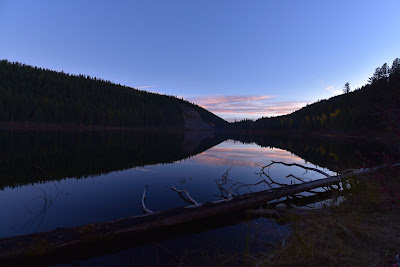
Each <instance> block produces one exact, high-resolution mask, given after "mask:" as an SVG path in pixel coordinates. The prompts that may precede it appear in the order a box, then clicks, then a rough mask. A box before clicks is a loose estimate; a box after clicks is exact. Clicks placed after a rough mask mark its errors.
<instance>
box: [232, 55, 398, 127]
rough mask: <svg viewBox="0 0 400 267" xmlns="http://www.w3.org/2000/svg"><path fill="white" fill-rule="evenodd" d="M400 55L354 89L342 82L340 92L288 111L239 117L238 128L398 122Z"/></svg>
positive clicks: (360, 125)
mask: <svg viewBox="0 0 400 267" xmlns="http://www.w3.org/2000/svg"><path fill="white" fill-rule="evenodd" d="M399 107H400V59H399V58H396V59H395V60H394V61H393V64H392V66H391V67H390V66H389V65H388V64H386V63H385V64H383V65H382V67H378V68H376V70H375V72H374V73H373V75H372V77H371V78H369V82H368V84H366V85H364V86H363V87H361V88H358V89H356V90H354V91H351V90H350V84H349V83H346V84H345V86H344V89H343V94H342V95H338V96H334V97H332V98H330V99H329V100H321V101H318V102H316V103H313V104H310V105H307V106H305V107H303V108H301V109H299V110H297V111H295V112H293V113H291V114H288V115H283V116H277V117H270V118H268V117H267V118H261V119H258V120H256V121H252V120H242V121H240V122H237V123H234V124H233V127H234V128H239V129H265V130H289V129H304V130H320V129H344V130H358V129H368V130H385V129H387V128H391V127H393V125H391V124H393V123H395V122H396V121H398V122H400V120H399V119H400V115H398V116H396V114H400V112H399Z"/></svg>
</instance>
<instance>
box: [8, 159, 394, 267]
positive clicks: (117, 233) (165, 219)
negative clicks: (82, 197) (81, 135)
mask: <svg viewBox="0 0 400 267" xmlns="http://www.w3.org/2000/svg"><path fill="white" fill-rule="evenodd" d="M273 164H283V165H286V163H282V162H273V163H271V164H270V165H267V166H265V167H263V169H262V173H265V169H267V168H268V166H271V165H273ZM397 165H400V164H397ZM299 166H300V167H303V166H301V165H299ZM384 167H386V166H384V165H382V166H379V167H376V168H371V169H359V170H353V171H349V172H346V173H345V174H344V175H342V176H340V175H337V176H329V175H328V174H326V173H323V174H324V175H326V176H327V178H325V179H320V180H315V181H311V182H305V183H302V184H295V185H288V186H285V187H280V188H276V189H271V190H268V191H262V192H256V193H251V194H247V195H244V196H240V197H236V198H233V199H231V198H228V199H223V200H219V201H214V202H207V203H203V204H198V203H197V202H195V201H194V202H195V203H196V204H195V205H192V206H189V207H192V208H188V207H184V208H175V209H171V210H167V211H162V212H152V213H150V212H151V211H150V210H148V211H150V212H149V213H148V214H147V215H143V216H135V217H130V218H124V219H120V220H116V221H113V222H106V223H94V224H88V225H84V226H80V227H71V228H59V229H56V230H53V231H50V232H43V233H36V234H30V235H25V236H17V237H10V238H4V239H0V262H6V263H8V264H12V263H17V264H20V263H21V262H25V261H27V262H30V261H35V260H36V261H42V260H43V259H45V257H43V256H46V259H51V260H49V261H50V262H51V263H57V262H62V261H63V260H65V259H66V257H67V258H68V257H69V256H71V255H74V256H78V255H86V256H87V255H89V254H93V253H94V254H95V253H96V252H97V253H101V251H103V250H102V249H104V248H106V247H118V245H119V244H122V243H123V242H125V243H131V244H134V243H135V241H138V240H143V239H146V240H148V241H152V239H151V238H156V239H157V238H160V236H161V235H163V234H165V233H170V232H173V231H175V232H176V231H179V230H180V229H188V228H190V226H191V225H193V224H196V223H198V222H202V223H201V224H207V222H208V221H209V220H212V219H213V218H214V219H215V218H222V217H223V218H229V216H230V215H233V214H235V215H237V214H238V213H242V212H245V211H246V210H248V209H251V208H253V207H255V206H257V205H259V204H262V203H266V202H268V201H272V200H275V199H279V198H282V197H285V196H288V195H294V194H297V193H300V192H304V191H307V190H311V189H314V188H319V187H324V186H328V185H330V184H334V183H340V182H341V181H343V180H344V179H346V178H347V177H349V176H351V175H355V174H357V175H359V174H362V173H366V172H371V171H376V170H378V169H381V168H384ZM306 169H307V170H315V169H314V168H309V167H307V168H306ZM320 173H321V172H320ZM265 175H267V174H266V173H265ZM176 191H179V190H176ZM145 192H146V190H144V192H143V197H142V204H143V207H144V208H145V205H144V200H145ZM187 195H188V194H187ZM189 196H190V195H188V197H189ZM190 198H191V197H190ZM190 231H192V232H193V231H194V232H195V231H196V229H190ZM190 231H189V232H190ZM38 246H39V249H38Z"/></svg>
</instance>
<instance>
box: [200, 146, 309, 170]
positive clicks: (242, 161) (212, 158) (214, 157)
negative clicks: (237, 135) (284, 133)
mask: <svg viewBox="0 0 400 267" xmlns="http://www.w3.org/2000/svg"><path fill="white" fill-rule="evenodd" d="M271 160H275V161H285V162H294V163H304V160H302V159H301V158H299V157H297V156H295V155H293V154H292V153H290V152H288V151H286V150H282V149H279V148H262V147H260V146H258V145H255V144H242V143H240V142H235V141H226V142H224V143H222V144H220V145H218V146H216V147H213V148H211V149H209V150H207V151H205V152H203V153H201V154H200V155H198V156H196V157H195V158H193V161H194V162H195V163H196V164H220V165H232V166H254V165H267V164H268V163H270V161H271Z"/></svg>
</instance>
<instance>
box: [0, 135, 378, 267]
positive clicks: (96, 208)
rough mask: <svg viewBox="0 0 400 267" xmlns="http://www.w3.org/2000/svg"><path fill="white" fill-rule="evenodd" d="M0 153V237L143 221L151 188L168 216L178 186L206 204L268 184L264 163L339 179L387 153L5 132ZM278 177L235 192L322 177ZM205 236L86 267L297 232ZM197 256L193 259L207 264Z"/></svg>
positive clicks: (245, 230)
mask: <svg viewBox="0 0 400 267" xmlns="http://www.w3.org/2000/svg"><path fill="white" fill-rule="evenodd" d="M0 146H1V151H2V152H1V156H0V161H1V166H0V168H1V169H0V189H1V190H0V218H1V221H0V237H10V236H16V235H23V234H29V233H35V232H42V231H48V230H53V229H55V228H57V227H71V226H79V225H83V224H88V223H93V222H105V221H112V220H115V219H119V218H124V217H129V216H135V215H142V214H144V212H143V210H142V205H141V198H142V194H143V190H144V188H147V191H146V206H147V208H149V209H151V210H153V211H162V210H167V209H171V208H176V207H184V206H187V205H189V204H188V203H187V202H186V201H185V200H184V199H183V198H182V197H180V195H179V194H177V193H176V192H174V191H173V190H172V189H171V187H172V186H174V187H176V188H177V189H186V190H187V191H188V192H189V193H190V195H191V196H192V197H193V198H194V199H195V200H196V201H197V202H200V203H202V202H207V201H213V200H218V199H221V198H222V197H224V196H225V197H226V194H224V192H223V191H221V190H220V189H219V187H218V185H217V183H220V184H221V183H222V181H223V180H221V178H223V177H225V178H226V179H225V180H224V181H225V182H227V183H230V185H233V184H234V183H238V184H240V185H242V184H247V185H251V184H257V183H258V182H259V181H260V180H261V179H262V177H260V174H259V172H260V169H261V167H260V166H264V165H267V164H269V163H270V162H271V161H272V160H274V161H283V162H287V163H299V164H303V165H305V166H310V167H317V168H319V169H321V170H323V171H325V172H328V173H330V174H334V173H335V172H337V171H339V170H341V169H345V168H349V167H357V166H362V164H363V160H364V159H363V155H366V154H367V153H369V152H371V151H375V152H379V151H382V150H383V145H382V144H379V143H376V142H374V141H370V140H367V139H361V140H359V139H357V140H337V139H329V138H316V137H307V138H305V137H298V136H272V135H268V136H255V135H242V134H236V135H229V136H228V135H224V134H216V133H209V132H172V131H171V132H151V131H142V132H130V131H122V132H119V131H109V132H96V131H94V132H1V133H0ZM269 171H270V176H271V178H272V179H273V181H270V180H268V183H260V184H257V185H255V186H236V187H233V188H232V190H234V189H236V191H235V190H234V191H233V192H234V193H235V194H237V195H243V194H245V193H249V192H255V191H261V190H266V189H270V188H275V187H279V186H282V185H284V184H293V183H299V180H297V179H294V178H286V176H287V175H289V174H294V175H295V176H298V177H301V178H302V179H305V180H314V179H320V178H322V175H320V174H318V173H313V172H308V173H304V170H303V169H300V168H297V167H284V166H279V165H276V166H275V165H274V166H273V167H271V168H270V170H269ZM224 175H225V176H224ZM264 178H265V177H264ZM225 185H227V184H225ZM199 231H200V230H199ZM201 231H203V232H202V233H194V234H193V233H192V234H191V235H188V236H181V237H174V238H172V239H169V240H166V241H162V242H161V241H160V243H156V244H147V245H144V246H141V247H137V248H131V249H127V250H126V249H125V250H122V251H119V252H114V253H111V254H110V255H104V256H101V257H100V258H92V259H89V260H87V261H82V262H81V264H83V265H87V266H91V265H93V266H97V265H98V264H99V263H100V262H101V263H104V265H107V262H109V264H110V265H112V263H115V262H116V261H117V262H119V263H120V264H130V262H132V261H134V262H135V263H136V264H137V263H138V262H142V263H145V262H146V258H147V256H148V255H150V257H151V255H153V254H154V253H158V254H157V255H158V256H159V257H160V259H162V260H163V261H165V258H168V260H176V258H179V259H182V257H184V256H183V255H186V254H185V253H187V254H190V253H189V252H190V251H198V250H202V251H207V253H203V254H205V255H206V256H204V255H203V258H202V259H203V260H204V259H207V257H209V258H210V259H211V260H212V258H213V256H212V255H214V254H215V253H216V251H217V252H218V254H223V253H227V254H229V251H244V250H246V249H249V247H251V249H253V250H254V249H255V250H257V249H263V247H265V244H269V246H270V245H271V244H273V243H274V242H276V241H277V240H282V239H283V238H285V236H286V235H287V233H288V227H287V226H285V225H279V224H277V223H276V222H275V221H274V220H272V219H266V218H259V219H256V220H250V221H244V222H240V221H239V222H235V223H232V222H227V223H226V224H223V225H221V226H219V228H217V229H207V230H206V231H204V230H201ZM249 237H251V238H249ZM249 240H250V241H251V242H250V241H249ZM261 241H262V242H261ZM252 242H255V243H257V244H258V243H260V242H261V245H260V244H258V245H256V244H253V243H252ZM249 244H252V245H251V246H249ZM210 249H212V250H210ZM253 250H252V251H253ZM188 251H189V252H188ZM192 254H193V255H192V256H191V258H190V257H189V258H190V259H191V260H194V259H195V258H196V257H198V254H195V253H192ZM143 255H147V256H146V257H145V256H143ZM195 255H196V256H195ZM153 256H154V255H153ZM158 256H157V257H158ZM164 257H165V258H164ZM202 259H196V262H198V261H199V260H200V261H201V260H202ZM185 260H188V259H187V258H185Z"/></svg>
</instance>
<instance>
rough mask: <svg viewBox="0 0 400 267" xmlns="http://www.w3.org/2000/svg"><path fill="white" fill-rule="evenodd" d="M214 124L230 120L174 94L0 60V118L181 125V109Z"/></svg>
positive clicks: (82, 122)
mask: <svg viewBox="0 0 400 267" xmlns="http://www.w3.org/2000/svg"><path fill="white" fill-rule="evenodd" d="M184 106H189V107H191V108H193V109H194V110H196V111H197V112H198V113H199V115H200V116H201V118H202V119H203V120H204V121H205V122H206V123H208V124H209V125H212V126H214V127H218V126H220V127H222V126H223V125H224V124H225V123H226V122H225V121H224V120H222V119H221V118H219V117H217V116H216V115H214V114H212V113H211V112H208V111H207V110H205V109H203V108H201V107H199V106H197V105H194V104H192V103H189V102H188V101H184V100H183V99H178V98H177V97H174V96H168V95H161V94H156V93H149V92H145V91H141V90H137V89H134V88H130V87H127V86H122V85H119V84H118V85H117V84H114V83H112V82H110V81H105V80H102V79H98V78H92V77H90V76H85V75H70V74H66V73H64V72H56V71H52V70H48V69H42V68H38V67H32V66H28V65H25V64H21V63H18V62H15V63H14V62H9V61H7V60H2V61H0V121H5V122H43V123H73V124H85V125H107V126H121V127H143V128H183V127H184V115H183V107H184Z"/></svg>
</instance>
